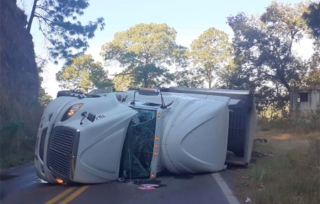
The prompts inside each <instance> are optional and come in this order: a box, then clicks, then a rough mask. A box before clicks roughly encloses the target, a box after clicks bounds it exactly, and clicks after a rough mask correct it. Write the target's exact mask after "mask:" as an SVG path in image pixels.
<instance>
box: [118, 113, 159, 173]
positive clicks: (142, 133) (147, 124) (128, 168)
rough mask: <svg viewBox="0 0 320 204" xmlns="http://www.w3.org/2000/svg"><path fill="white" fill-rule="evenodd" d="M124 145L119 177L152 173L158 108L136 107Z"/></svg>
mask: <svg viewBox="0 0 320 204" xmlns="http://www.w3.org/2000/svg"><path fill="white" fill-rule="evenodd" d="M135 110H136V111H138V114H136V115H135V116H133V117H132V119H131V121H130V123H129V127H128V130H127V133H126V138H125V141H124V145H123V150H122V157H121V164H120V173H119V177H123V178H143V177H148V176H149V175H150V165H151V160H152V155H153V145H154V138H155V128H156V114H157V111H156V110H147V109H135Z"/></svg>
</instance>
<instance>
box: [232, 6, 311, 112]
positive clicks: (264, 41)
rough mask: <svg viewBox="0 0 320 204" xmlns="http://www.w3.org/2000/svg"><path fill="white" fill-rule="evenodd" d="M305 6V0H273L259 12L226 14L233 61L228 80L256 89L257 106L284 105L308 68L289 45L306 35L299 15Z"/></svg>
mask: <svg viewBox="0 0 320 204" xmlns="http://www.w3.org/2000/svg"><path fill="white" fill-rule="evenodd" d="M306 8H307V6H306V4H304V3H299V4H284V3H278V2H272V3H271V4H270V5H269V6H268V7H267V8H266V11H265V12H264V13H263V14H262V15H253V16H250V17H248V16H247V15H245V14H244V13H239V14H237V15H235V16H231V17H229V18H228V24H229V25H230V27H231V28H232V29H233V32H234V38H233V47H234V55H235V59H234V61H235V64H236V68H235V69H234V71H233V74H232V75H231V76H232V77H231V82H232V84H233V85H234V86H235V87H237V88H246V89H250V90H253V91H255V97H256V100H257V101H258V110H262V109H263V108H265V107H268V106H269V105H271V104H272V106H276V107H278V108H281V109H284V107H285V105H286V104H287V102H288V100H289V92H290V91H291V89H292V88H293V87H294V85H295V84H297V83H299V82H300V80H301V76H303V75H304V74H305V73H306V71H307V66H306V63H305V62H304V61H303V60H301V58H300V57H299V56H298V55H297V54H296V53H295V52H294V51H293V49H292V48H293V45H294V43H295V42H299V41H300V40H301V39H302V38H303V37H304V36H306V35H307V31H306V24H305V21H304V20H303V19H302V17H301V16H302V14H303V12H304V11H305V10H306Z"/></svg>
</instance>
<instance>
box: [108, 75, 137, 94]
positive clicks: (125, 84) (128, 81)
mask: <svg viewBox="0 0 320 204" xmlns="http://www.w3.org/2000/svg"><path fill="white" fill-rule="evenodd" d="M112 83H113V86H114V88H115V89H116V91H127V90H129V88H134V87H133V85H132V83H133V79H132V77H131V76H129V75H122V74H118V75H116V76H115V77H114V78H113V80H112Z"/></svg>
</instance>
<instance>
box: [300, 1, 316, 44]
mask: <svg viewBox="0 0 320 204" xmlns="http://www.w3.org/2000/svg"><path fill="white" fill-rule="evenodd" d="M303 18H304V19H305V20H306V21H307V25H308V26H309V27H310V28H311V29H312V32H313V35H314V36H315V37H317V38H320V2H319V3H315V2H314V3H311V4H310V5H309V7H308V10H307V11H305V12H304V14H303Z"/></svg>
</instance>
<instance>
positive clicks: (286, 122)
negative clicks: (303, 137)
mask: <svg viewBox="0 0 320 204" xmlns="http://www.w3.org/2000/svg"><path fill="white" fill-rule="evenodd" d="M259 129H260V131H269V130H280V131H286V132H297V133H310V132H319V131H320V110H317V111H309V112H299V113H290V114H289V115H288V116H287V117H281V118H276V119H269V118H265V117H260V118H259Z"/></svg>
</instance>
